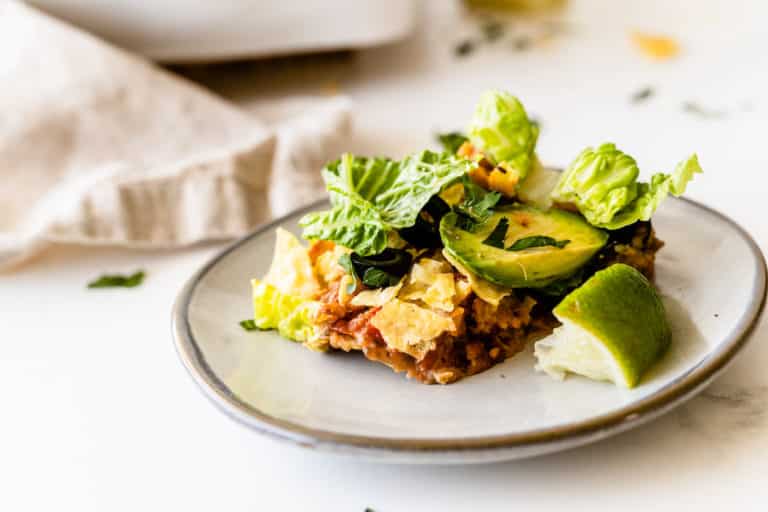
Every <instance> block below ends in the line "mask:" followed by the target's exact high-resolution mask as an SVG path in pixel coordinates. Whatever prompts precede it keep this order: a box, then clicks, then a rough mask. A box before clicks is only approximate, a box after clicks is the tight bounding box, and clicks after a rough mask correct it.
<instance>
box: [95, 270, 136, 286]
mask: <svg viewBox="0 0 768 512" xmlns="http://www.w3.org/2000/svg"><path fill="white" fill-rule="evenodd" d="M144 276H145V273H144V271H143V270H139V271H136V272H134V273H133V274H131V275H128V276H126V275H122V274H104V275H102V276H100V277H99V278H98V279H96V280H94V281H91V282H90V283H88V288H134V287H136V286H139V285H140V284H141V283H142V282H143V281H144Z"/></svg>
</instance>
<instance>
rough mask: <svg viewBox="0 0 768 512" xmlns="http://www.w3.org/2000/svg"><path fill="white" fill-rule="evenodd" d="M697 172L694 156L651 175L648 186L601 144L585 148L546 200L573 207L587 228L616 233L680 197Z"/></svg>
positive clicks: (626, 160)
mask: <svg viewBox="0 0 768 512" xmlns="http://www.w3.org/2000/svg"><path fill="white" fill-rule="evenodd" d="M700 172H702V170H701V167H700V166H699V161H698V158H697V157H696V155H692V156H690V157H689V158H688V159H686V160H684V161H682V162H680V163H679V164H678V165H677V167H676V168H675V170H674V171H673V172H672V174H664V173H658V174H654V175H653V177H652V178H651V181H650V183H638V182H637V177H638V175H639V174H640V171H639V169H638V167H637V163H636V162H635V160H634V159H633V158H632V157H631V156H629V155H627V154H625V153H623V152H622V151H620V150H619V149H617V148H616V146H615V145H614V144H610V143H606V144H602V145H600V146H599V147H598V148H597V149H593V148H587V149H585V150H584V151H582V152H581V154H580V155H579V156H578V157H576V160H574V161H573V162H572V163H571V165H569V166H568V168H567V169H566V170H565V172H564V173H563V175H562V176H561V178H560V180H559V181H558V183H557V185H556V186H555V188H554V190H553V191H552V194H551V197H552V199H553V200H554V201H556V202H559V203H570V204H573V205H575V206H576V207H577V208H578V209H579V211H580V212H581V214H582V215H584V217H585V218H586V219H587V221H589V223H590V224H592V225H594V226H597V227H600V228H604V229H619V228H621V227H624V226H628V225H629V224H633V223H635V222H637V221H640V220H644V221H645V220H649V219H650V218H651V216H652V215H653V213H654V212H655V211H656V208H658V206H659V204H661V202H662V201H663V200H664V198H666V197H667V195H669V194H672V195H674V196H679V195H681V194H682V193H683V192H684V191H685V188H686V186H687V185H688V182H689V181H690V180H691V179H693V175H694V174H696V173H700Z"/></svg>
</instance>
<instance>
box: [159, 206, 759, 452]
mask: <svg viewBox="0 0 768 512" xmlns="http://www.w3.org/2000/svg"><path fill="white" fill-rule="evenodd" d="M677 200H679V201H684V202H686V203H689V204H692V205H693V206H695V207H697V208H701V209H703V210H706V211H708V212H710V213H711V214H713V215H715V216H717V217H719V218H720V219H722V220H723V221H724V222H726V223H727V224H729V225H730V226H731V227H733V228H734V230H735V231H736V232H737V233H738V234H739V235H740V236H741V237H742V238H743V239H744V240H745V241H746V242H747V245H748V246H749V248H750V250H751V251H752V253H753V255H754V256H755V259H756V260H757V261H759V262H760V263H761V265H760V269H759V270H758V280H759V281H760V282H759V283H757V286H756V287H755V292H754V293H753V296H752V297H751V299H750V302H749V307H748V308H747V309H746V310H745V311H744V313H743V314H742V315H741V318H740V319H739V322H738V324H737V326H736V328H735V329H734V330H733V331H731V333H730V334H729V336H728V337H727V338H726V339H725V340H724V341H723V343H722V344H721V346H720V348H718V349H717V350H716V351H714V352H712V353H711V354H710V355H709V356H708V357H707V358H706V359H704V360H703V361H702V362H701V363H699V364H698V365H696V366H695V367H693V368H692V369H690V370H689V371H688V372H686V373H685V374H684V375H682V376H680V377H679V378H678V379H676V380H674V381H672V382H671V383H669V384H668V385H666V386H664V387H663V388H661V389H660V390H658V391H657V392H655V393H653V394H652V395H651V396H649V397H647V398H645V399H643V400H640V401H638V402H635V403H633V404H632V405H629V406H627V407H624V408H621V409H618V410H616V411H613V412H611V413H609V414H603V415H600V416H595V417H594V418H591V419H589V420H585V421H580V422H574V423H569V424H565V425H562V426H557V427H552V428H546V429H536V430H531V431H528V432H519V433H515V434H508V435H495V436H485V437H469V438H453V439H408V438H399V439H393V438H383V437H369V436H361V435H352V434H340V433H335V432H331V431H326V430H320V429H315V428H308V427H305V426H302V425H299V424H296V423H292V422H289V421H285V420H281V419H279V418H275V417H273V416H270V415H268V414H265V413H263V412H261V411H259V410H258V409H256V408H254V407H252V406H251V405H249V404H247V403H245V402H243V401H242V400H240V399H239V398H238V397H237V396H236V395H235V394H234V393H232V392H231V390H229V389H228V388H227V386H226V385H225V384H224V383H223V382H221V380H220V379H219V378H218V377H217V376H216V375H215V374H214V373H213V372H212V371H211V369H210V367H209V366H208V364H207V362H206V361H205V359H204V357H203V355H202V353H201V351H200V349H199V347H198V345H197V343H196V341H195V338H194V336H193V335H192V331H191V328H190V325H189V319H188V312H189V311H188V310H189V304H190V300H191V298H192V296H193V293H194V291H195V288H196V286H197V284H198V283H199V281H200V280H201V279H202V278H203V276H205V274H206V273H207V272H208V271H209V270H210V269H211V268H212V267H213V266H215V265H216V264H217V263H218V262H219V261H220V260H221V259H222V258H224V257H225V256H226V255H227V254H229V253H230V252H232V251H234V250H236V249H238V248H239V247H240V246H241V245H243V244H244V243H246V242H247V241H249V240H250V239H251V238H253V237H255V236H258V235H260V234H261V233H263V232H264V231H267V230H270V229H272V228H274V227H275V226H276V225H278V224H280V223H281V222H283V221H284V220H285V219H287V218H288V217H292V216H295V215H298V214H302V213H306V212H309V211H311V210H315V209H318V208H320V207H322V206H323V205H324V204H326V203H327V200H325V199H324V200H321V201H317V202H315V203H313V204H310V205H308V206H306V207H304V208H301V209H300V210H297V211H294V212H291V213H289V214H287V215H284V216H282V217H280V218H278V219H275V220H273V221H271V222H269V223H267V224H264V225H262V226H260V227H258V228H257V229H255V230H254V231H253V232H252V233H250V234H249V235H246V236H245V237H243V238H241V239H239V240H237V241H236V242H234V243H233V244H231V245H230V246H229V247H227V248H226V249H224V250H223V251H222V252H220V253H219V254H217V255H216V256H215V257H213V258H212V259H211V260H210V261H209V262H208V263H206V264H205V265H204V266H203V267H202V268H201V269H200V270H199V271H198V272H196V273H195V274H194V275H193V276H192V277H191V278H190V279H189V281H188V282H187V283H186V285H185V286H184V288H182V290H181V292H180V293H179V295H178V298H177V299H176V303H175V304H174V306H173V312H172V324H171V329H172V334H173V338H174V341H175V346H176V350H177V353H178V354H179V357H180V358H181V360H182V362H183V363H184V366H185V367H186V369H187V371H188V372H189V374H190V375H191V376H192V378H193V380H194V381H195V382H196V383H197V385H198V386H199V387H200V389H201V390H202V391H203V393H204V394H205V395H206V396H207V397H208V398H209V399H210V400H211V401H212V402H213V403H214V404H215V405H216V406H218V407H219V408H220V409H221V410H223V412H225V413H226V414H227V415H229V416H230V417H232V418H234V419H235V420H237V421H239V422H241V423H244V424H245V425H247V426H248V427H251V428H253V429H255V430H256V431H258V432H260V433H263V434H266V435H269V436H271V437H274V438H276V439H279V440H282V441H289V442H292V443H295V444H298V445H300V446H303V447H306V448H316V449H322V450H324V451H331V452H337V453H341V454H357V455H362V456H367V457H370V458H374V459H380V460H384V459H388V458H389V459H398V457H397V455H398V454H400V455H403V456H407V455H413V456H416V457H417V458H420V459H423V460H421V461H416V462H427V463H429V462H438V463H439V462H441V461H444V462H451V461H455V460H459V459H458V458H452V457H451V455H455V456H457V457H459V458H460V457H461V456H462V455H467V456H469V455H474V456H476V457H470V458H471V459H472V460H471V461H470V462H478V461H481V462H482V461H483V460H484V459H485V460H488V461H494V460H508V459H517V458H525V457H530V456H535V455H542V454H546V453H551V452H554V451H559V450H562V449H567V448H573V447H576V446H581V445H584V444H588V443H590V442H592V441H596V440H599V439H603V438H607V437H609V436H612V435H614V434H618V433H620V432H623V431H625V430H629V429H631V428H634V427H637V426H639V425H642V424H643V423H646V422H648V421H650V420H652V419H654V418H656V417H658V416H661V415H662V414H664V413H665V412H667V411H669V410H671V409H672V408H674V407H675V406H677V405H679V404H680V403H682V402H683V401H685V400H686V399H688V398H691V397H693V396H694V395H695V394H696V393H697V392H698V391H700V390H701V389H703V388H704V387H706V386H707V385H708V384H709V383H710V382H711V381H712V380H713V379H714V378H716V377H717V376H718V375H719V374H720V373H721V372H722V371H723V370H724V369H725V368H726V367H727V365H728V363H729V362H730V361H731V360H732V359H733V356H734V355H735V354H736V353H737V352H738V351H739V350H740V349H741V348H742V347H743V345H744V344H745V342H746V340H747V338H748V337H749V334H750V333H751V332H752V329H753V328H754V327H755V325H756V324H757V322H758V320H759V318H760V314H761V312H762V308H763V305H764V304H765V300H766V262H765V258H764V257H763V254H762V252H761V251H760V249H759V247H758V245H757V244H756V243H755V241H754V240H753V239H752V237H751V236H750V235H749V234H748V233H747V232H746V231H745V230H744V229H743V228H742V227H741V226H739V225H738V224H737V223H736V222H734V221H733V220H731V219H730V218H729V217H727V216H726V215H724V214H722V213H720V212H718V211H717V210H714V209H712V208H709V207H708V206H705V205H702V204H701V203H698V202H696V201H693V200H690V199H686V198H678V199H677ZM526 447H527V448H530V450H526V449H525V448H526ZM499 449H507V450H518V452H517V453H508V454H506V455H505V456H497V455H490V454H488V455H490V456H488V457H487V458H486V457H484V456H483V452H486V453H487V452H490V451H494V450H499ZM393 455H394V457H392V456H393ZM394 461H395V462H409V460H408V459H407V458H405V457H403V458H400V459H399V460H394ZM410 462H414V461H413V460H411V461H410Z"/></svg>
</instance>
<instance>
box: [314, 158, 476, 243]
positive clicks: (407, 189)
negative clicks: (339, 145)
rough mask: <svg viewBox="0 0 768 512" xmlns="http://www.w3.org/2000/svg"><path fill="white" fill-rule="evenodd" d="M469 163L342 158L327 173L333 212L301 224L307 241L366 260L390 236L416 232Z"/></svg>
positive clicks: (418, 159)
mask: <svg viewBox="0 0 768 512" xmlns="http://www.w3.org/2000/svg"><path fill="white" fill-rule="evenodd" d="M470 165H471V164H470V162H468V161H467V160H464V159H460V158H457V157H455V156H453V155H450V154H447V153H435V152H432V151H423V152H421V153H417V154H414V155H411V156H408V157H406V158H405V159H404V160H402V161H395V160H389V159H386V158H364V157H355V156H353V155H351V154H345V155H342V157H341V158H340V159H339V160H337V161H335V162H333V163H331V164H329V165H328V166H326V168H325V169H323V179H324V180H325V184H326V188H327V189H328V191H329V193H330V196H331V204H332V206H333V207H332V208H331V209H330V210H327V211H323V212H315V213H311V214H309V215H307V216H305V217H304V218H303V219H302V220H301V222H300V223H301V226H302V227H303V228H304V233H303V235H304V237H305V238H307V239H310V240H331V241H333V242H336V243H337V244H340V245H342V246H344V247H347V248H349V249H352V250H353V251H355V252H356V253H358V254H360V255H362V256H371V255H374V254H378V253H380V252H381V251H383V250H384V249H385V248H386V247H387V233H388V232H390V231H392V230H396V229H402V228H407V227H411V226H413V225H414V224H415V223H416V218H417V216H418V215H419V212H420V211H421V209H422V208H423V207H424V205H426V204H427V202H428V201H429V199H430V198H431V197H432V196H433V195H435V194H438V193H440V192H441V191H442V190H443V189H444V188H446V187H448V186H449V185H451V184H452V183H454V182H456V181H457V180H459V179H460V178H461V177H462V176H463V175H464V174H466V173H467V171H468V170H469V166H470Z"/></svg>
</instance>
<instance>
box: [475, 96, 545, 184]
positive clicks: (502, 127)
mask: <svg viewBox="0 0 768 512" xmlns="http://www.w3.org/2000/svg"><path fill="white" fill-rule="evenodd" d="M468 135H469V140H470V141H471V142H472V145H473V146H475V148H477V149H479V150H481V151H482V152H483V154H485V156H486V157H488V158H490V159H491V160H492V161H493V162H494V163H496V164H498V165H499V166H501V167H502V168H503V169H504V170H506V171H507V172H508V173H510V174H511V175H512V177H513V178H515V179H516V180H517V181H518V182H520V181H522V180H523V179H525V177H526V176H527V175H528V171H529V170H530V168H531V165H532V163H533V159H534V149H535V148H536V140H537V139H538V137H539V128H538V126H537V125H536V124H534V123H532V122H531V120H530V119H529V118H528V115H527V114H526V112H525V108H523V105H522V104H521V103H520V101H518V99H517V98H515V97H514V96H512V95H511V94H509V93H508V92H504V91H488V92H486V93H484V94H483V95H482V96H481V97H480V103H478V105H477V107H476V109H475V113H474V116H473V117H472V122H471V123H470V126H469V130H468Z"/></svg>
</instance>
